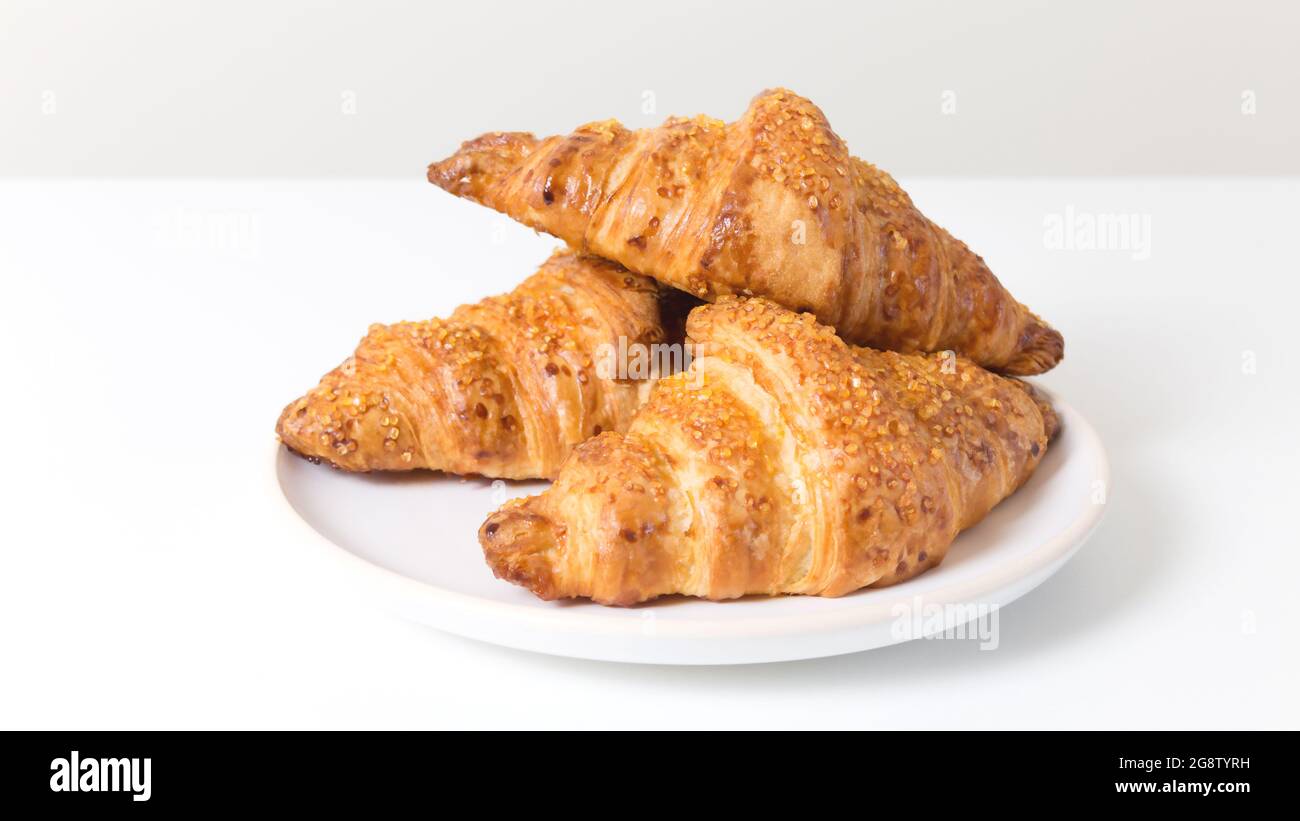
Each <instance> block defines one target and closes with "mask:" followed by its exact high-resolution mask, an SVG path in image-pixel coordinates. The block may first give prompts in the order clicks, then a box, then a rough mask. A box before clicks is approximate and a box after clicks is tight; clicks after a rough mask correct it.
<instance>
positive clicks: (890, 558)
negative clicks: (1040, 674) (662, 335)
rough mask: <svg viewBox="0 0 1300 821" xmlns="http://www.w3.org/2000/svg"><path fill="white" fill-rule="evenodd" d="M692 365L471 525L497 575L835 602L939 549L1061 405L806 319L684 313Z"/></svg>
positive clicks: (1024, 472)
mask: <svg viewBox="0 0 1300 821" xmlns="http://www.w3.org/2000/svg"><path fill="white" fill-rule="evenodd" d="M687 332H688V334H689V337H690V339H691V340H692V341H693V342H694V343H695V344H696V345H697V346H699V347H698V353H697V355H696V357H695V360H694V362H693V363H692V364H691V367H690V369H689V370H688V371H684V372H681V373H678V374H676V375H673V376H670V377H666V378H664V379H661V380H659V381H658V382H657V383H656V385H655V387H654V388H653V390H652V391H651V395H650V397H649V399H648V401H647V403H646V404H645V405H644V406H643V407H642V408H641V410H640V411H639V412H638V413H637V415H636V417H635V419H633V421H632V423H631V425H630V427H629V428H628V431H627V433H626V434H625V435H623V434H618V433H603V434H601V435H600V436H598V437H595V438H593V439H590V440H588V441H587V442H585V443H583V444H582V445H580V446H579V447H578V448H577V449H576V450H575V451H574V453H573V455H572V456H571V457H570V458H569V461H568V462H567V463H565V466H564V468H563V469H562V470H561V471H560V475H559V478H558V479H557V480H556V482H555V484H553V485H552V486H551V487H550V488H549V489H547V490H546V491H545V492H544V493H542V494H541V495H539V496H532V497H528V498H526V499H517V500H513V501H511V502H508V503H507V504H506V505H505V506H504V507H502V508H501V509H500V510H498V511H497V512H496V513H494V514H492V515H491V516H490V517H489V518H488V519H487V521H486V522H485V523H484V524H483V526H482V527H481V528H480V530H479V541H480V543H481V544H482V546H483V550H484V553H485V555H486V558H487V561H488V564H489V565H490V566H491V568H492V570H493V572H494V573H495V574H496V575H497V577H499V578H502V579H506V580H508V581H511V582H514V583H515V584H519V585H522V586H524V587H526V588H528V589H529V590H531V591H532V592H533V593H535V594H537V595H538V596H540V597H541V598H543V599H559V598H568V597H586V598H590V599H592V600H594V601H597V602H600V603H601V604H616V605H630V604H635V603H637V602H642V601H646V600H648V599H653V598H655V597H656V596H663V595H668V594H684V595H687V596H699V597H703V598H708V599H731V598H736V597H739V596H744V595H747V594H782V593H790V594H809V595H818V596H839V595H842V594H845V593H849V592H851V591H854V590H857V589H859V588H862V587H867V586H882V585H888V584H894V583H896V582H900V581H903V580H904V579H908V578H910V577H912V576H915V575H916V574H918V573H921V572H923V571H924V570H926V569H928V568H931V567H934V566H935V565H937V564H938V563H939V562H941V561H942V560H943V558H944V555H945V553H946V552H947V550H948V545H949V544H950V543H951V542H952V540H953V539H954V538H955V537H956V535H957V533H958V531H960V530H962V529H963V528H967V527H970V526H971V525H973V524H975V523H976V522H978V521H979V520H980V519H981V518H982V517H983V516H984V515H985V514H986V513H988V511H989V510H990V509H992V508H993V506H994V505H996V504H997V503H998V502H999V501H1001V500H1002V499H1003V498H1005V497H1006V496H1008V495H1010V494H1011V493H1012V492H1013V491H1014V490H1015V489H1016V488H1017V487H1018V486H1019V485H1020V484H1021V483H1022V482H1024V481H1025V479H1026V478H1028V476H1029V475H1030V474H1031V473H1032V472H1033V470H1034V468H1035V466H1037V464H1038V462H1039V460H1040V459H1041V458H1042V456H1043V454H1044V452H1045V449H1046V447H1047V442H1048V440H1049V439H1050V438H1051V437H1052V436H1053V435H1054V434H1055V432H1056V429H1057V424H1058V423H1057V417H1056V414H1055V413H1054V412H1053V411H1052V409H1051V407H1050V406H1049V405H1048V404H1047V402H1046V401H1045V400H1043V399H1042V398H1040V397H1039V396H1038V395H1037V394H1036V393H1035V392H1034V391H1033V389H1032V388H1030V387H1029V386H1027V385H1025V384H1023V383H1021V382H1019V381H1017V380H1014V379H1008V378H1004V377H1000V376H996V375H994V374H991V373H989V372H988V371H985V370H983V369H982V368H980V367H978V366H976V365H974V364H972V363H971V362H969V361H968V360H965V359H962V358H959V357H956V356H954V355H952V354H942V353H940V354H932V355H921V354H899V353H891V352H880V351H875V350H872V349H870V348H862V347H853V346H850V345H848V344H846V343H845V342H843V341H842V340H841V339H840V338H839V337H838V336H836V335H835V333H834V332H833V331H832V330H831V329H830V328H829V327H826V326H823V325H819V324H818V323H816V322H815V321H814V319H813V317H812V316H811V315H809V314H802V315H800V314H795V313H793V312H791V311H788V310H785V309H783V308H780V307H778V306H777V305H775V304H774V303H772V302H770V301H767V300H761V299H750V300H742V299H736V298H724V299H722V300H720V301H719V302H718V303H716V304H714V305H707V306H704V307H700V308H697V309H695V310H694V311H693V312H692V313H691V315H690V318H689V319H688V321H687Z"/></svg>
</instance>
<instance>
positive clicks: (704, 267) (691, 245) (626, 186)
mask: <svg viewBox="0 0 1300 821" xmlns="http://www.w3.org/2000/svg"><path fill="white" fill-rule="evenodd" d="M428 177H429V181H430V182H432V183H434V184H435V185H437V186H439V187H441V188H444V189H446V190H447V191H450V192H451V193H453V194H457V195H459V196H462V197H468V198H469V199H472V200H474V201H476V202H479V203H482V204H483V205H487V206H489V207H491V208H495V209H496V210H498V211H502V212H504V213H506V214H508V215H509V216H511V217H513V218H515V219H517V220H519V221H521V222H523V223H525V224H527V225H529V226H532V227H533V228H535V229H539V230H542V231H547V232H549V233H551V234H554V235H556V236H558V237H560V238H561V239H563V240H565V241H566V242H568V243H569V244H570V245H573V246H574V247H576V248H581V249H583V250H589V251H591V252H593V253H596V254H599V255H600V256H603V257H607V258H609V259H612V260H617V261H618V262H620V263H622V264H623V265H625V266H627V267H628V268H629V269H631V270H633V271H636V272H638V273H642V274H646V275H649V276H652V277H654V278H656V279H658V280H659V281H660V282H663V283H666V284H668V285H672V286H674V287H677V288H680V289H682V290H685V291H688V292H690V293H692V294H695V295H696V296H699V297H701V298H704V299H707V300H709V301H712V300H713V299H715V298H717V297H718V296H720V295H722V294H732V293H735V294H743V295H759V296H766V297H770V298H771V299H773V300H775V301H777V302H779V303H780V304H782V305H785V306H786V307H789V308H793V309H796V310H806V311H811V312H813V313H814V314H816V315H817V317H818V319H820V320H821V321H822V322H824V323H826V324H828V325H831V326H833V327H835V328H836V329H837V330H838V331H839V333H840V335H842V336H843V337H844V338H845V339H847V340H849V341H850V342H856V343H860V344H863V345H871V346H873V347H877V348H888V349H890V350H898V351H941V350H955V351H957V352H958V353H961V354H963V355H964V356H966V357H968V358H970V359H972V360H974V361H975V362H976V363H978V364H980V365H983V366H985V367H988V368H993V369H995V370H998V371H1001V372H1004V373H1009V374H1034V373H1041V372H1043V371H1046V370H1048V369H1050V368H1051V367H1053V366H1054V365H1056V363H1057V362H1059V361H1060V359H1061V357H1062V355H1063V353H1064V340H1063V339H1062V337H1061V335H1060V334H1059V333H1058V332H1056V331H1055V330H1053V329H1052V328H1051V327H1049V326H1048V325H1047V324H1045V323H1044V322H1043V321H1042V320H1041V319H1039V318H1038V317H1037V316H1035V315H1034V314H1032V313H1030V311H1029V310H1028V309H1027V308H1025V307H1024V306H1023V305H1021V304H1020V303H1019V302H1017V301H1016V300H1015V299H1014V298H1013V297H1012V296H1011V295H1010V294H1009V293H1008V292H1007V291H1006V289H1005V288H1003V287H1002V285H1001V283H999V282H998V280H997V278H996V277H994V276H993V274H992V273H991V272H990V271H989V269H988V266H986V265H985V264H984V261H983V260H982V259H981V258H980V257H978V256H977V255H975V254H974V253H973V252H972V251H971V250H970V249H969V248H967V247H966V245H965V244H963V243H962V242H960V241H958V240H956V239H954V238H953V237H952V236H950V235H949V234H948V232H946V231H944V230H943V229H942V228H940V227H939V226H937V225H935V224H934V223H932V222H930V220H928V219H926V217H925V216H924V215H923V214H921V212H920V211H918V210H917V209H916V207H915V206H914V205H913V204H912V201H911V199H910V198H909V197H908V196H907V194H906V193H905V192H904V191H903V189H901V188H899V186H898V184H897V183H896V182H894V180H893V178H891V177H890V176H889V175H888V174H886V173H885V172H883V171H881V170H879V169H878V168H875V167H874V166H872V165H870V164H868V163H866V162H863V161H862V160H859V159H857V158H856V157H853V156H850V154H849V152H848V149H847V148H846V147H845V145H844V142H843V141H842V140H841V139H840V138H839V137H838V136H836V134H835V132H833V131H832V130H831V127H830V124H829V123H828V122H827V121H826V116H825V115H824V114H823V113H822V112H821V110H820V109H818V108H817V106H815V105H813V104H812V103H811V102H809V101H808V100H806V99H804V98H802V97H799V96H797V95H795V94H793V93H791V92H789V91H785V90H783V89H777V90H773V91H765V92H763V93H762V94H760V95H758V97H756V98H755V99H754V101H753V102H752V103H751V104H750V106H749V109H748V111H746V112H745V114H744V116H742V117H741V118H740V119H739V120H737V121H736V122H734V123H730V124H727V123H723V122H721V121H719V120H713V119H709V118H706V117H696V118H694V119H683V118H670V119H669V120H668V121H667V122H665V123H664V124H663V125H662V126H660V127H658V128H652V129H646V130H640V131H630V130H628V129H626V128H624V127H623V126H622V125H620V124H619V123H618V122H617V121H615V120H606V121H603V122H596V123H590V124H588V125H584V126H581V127H579V128H578V129H577V130H576V131H574V132H573V133H572V134H570V135H568V136H567V137H564V136H555V137H548V138H546V139H543V140H539V139H537V138H535V137H534V136H533V135H531V134H524V133H500V132H498V133H492V134H485V135H483V136H481V137H479V138H478V139H475V140H470V141H469V142H466V143H465V144H464V145H462V146H461V148H460V150H459V151H458V152H457V153H456V154H454V155H453V156H451V157H449V158H448V159H445V160H442V161H441V162H436V163H434V164H433V165H431V166H429V174H428Z"/></svg>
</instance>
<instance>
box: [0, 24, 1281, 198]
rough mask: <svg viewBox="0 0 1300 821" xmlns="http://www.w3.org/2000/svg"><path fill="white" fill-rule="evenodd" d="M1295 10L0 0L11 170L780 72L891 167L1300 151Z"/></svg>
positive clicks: (543, 129) (753, 85)
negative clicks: (1248, 109)
mask: <svg viewBox="0 0 1300 821" xmlns="http://www.w3.org/2000/svg"><path fill="white" fill-rule="evenodd" d="M1298 30H1300V6H1298V5H1297V4H1295V3H1287V2H1278V0H1232V2H1223V1H1222V0H1220V1H1218V2H1210V0H1193V1H1192V2H1188V1H1187V0H1145V2H1127V1H1126V0H1090V2H1087V3H1044V2H1040V0H992V1H991V2H962V0H949V1H948V2H944V1H943V0H909V1H908V2H892V1H891V2H886V1H885V0H875V2H846V0H798V2H788V0H758V1H757V2H740V0H732V2H709V0H655V2H638V3H629V2H617V1H616V0H582V1H581V2H565V0H555V1H554V2H545V3H543V2H535V0H490V2H467V3H448V2H437V3H432V2H431V3H417V2H395V0H365V2H361V0H355V1H354V2H339V0H310V2H309V0H270V2H268V1H267V0H222V2H202V0H115V2H111V3H104V2H96V0H61V1H60V2H45V0H4V2H3V3H0V123H3V124H4V125H3V127H0V174H17V175H23V176H32V175H51V174H57V175H74V176H80V175H94V176H106V175H108V176H116V175H124V174H131V175H135V174H150V175H158V174H162V175H179V176H214V175H215V176H224V175H230V174H239V175H262V176H273V177H283V176H297V177H320V176H336V175H349V176H376V175H379V176H387V177H394V178H403V179H419V178H420V175H421V174H422V171H423V169H424V167H425V166H426V165H427V164H428V163H429V162H430V161H432V160H434V159H437V158H439V157H442V156H445V155H446V154H449V153H451V151H453V150H454V149H455V147H456V146H457V145H459V144H460V142H461V141H462V140H466V139H469V138H470V137H473V136H476V135H478V134H480V133H482V132H484V131H489V130H520V131H535V132H537V133H539V134H549V133H555V132H561V133H567V132H568V131H570V130H571V129H572V128H573V127H574V126H576V125H578V124H579V123H584V122H588V121H591V120H600V119H605V118H607V117H617V118H619V119H621V120H623V121H624V122H625V123H627V124H629V125H631V126H645V125H653V124H657V123H659V122H660V121H661V120H662V119H663V118H664V117H665V116H667V115H669V114H685V115H691V114H698V113H704V114H711V115H713V116H715V117H721V118H724V119H733V118H735V117H736V116H737V115H739V114H740V113H741V111H742V110H744V107H745V105H746V103H748V101H749V99H750V98H751V97H753V96H754V94H756V93H757V92H758V91H759V90H760V89H762V88H765V87H768V86H776V85H781V86H788V87H790V88H791V89H793V90H795V91H797V92H799V93H801V94H804V95H805V96H808V97H810V98H812V99H813V100H814V101H816V102H818V103H819V104H820V105H821V106H822V107H823V108H824V109H825V110H826V112H827V113H828V115H829V116H830V118H831V122H832V123H833V124H835V127H836V129H837V130H838V131H839V133H840V134H841V135H842V136H844V138H845V139H847V140H848V142H849V145H850V146H852V147H854V149H855V151H856V152H857V153H858V154H859V155H860V156H863V157H865V158H867V159H869V160H871V161H872V162H875V163H877V164H879V165H880V166H881V167H882V168H886V169H889V170H891V171H893V172H894V173H896V174H902V175H916V174H950V175H951V174H956V175H963V176H976V175H986V174H1131V173H1138V174H1143V173H1181V174H1204V173H1249V174H1265V173H1297V172H1300V152H1297V151H1296V150H1295V146H1296V143H1297V141H1300V105H1298V103H1297V101H1298V100H1300V70H1297V66H1296V59H1295V57H1294V53H1295V33H1296V31H1298ZM1246 92H1250V93H1251V98H1250V99H1251V100H1252V101H1253V105H1254V111H1255V113H1254V114H1253V115H1243V113H1242V103H1243V96H1242V95H1243V94H1244V93H1246ZM647 94H650V95H652V96H653V103H654V105H653V110H652V111H647V110H645V108H644V105H645V103H646V102H647V99H648V98H647V96H646V95H647ZM946 94H950V95H951V96H945V95H946ZM345 95H347V96H345ZM949 100H950V101H951V102H952V103H953V104H954V106H955V109H949V110H952V111H954V113H951V114H945V113H944V110H945V109H944V107H943V106H944V103H945V101H949ZM49 102H52V103H53V107H54V112H55V113H52V114H51V113H48V105H47V103H49ZM349 112H351V113H349Z"/></svg>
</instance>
